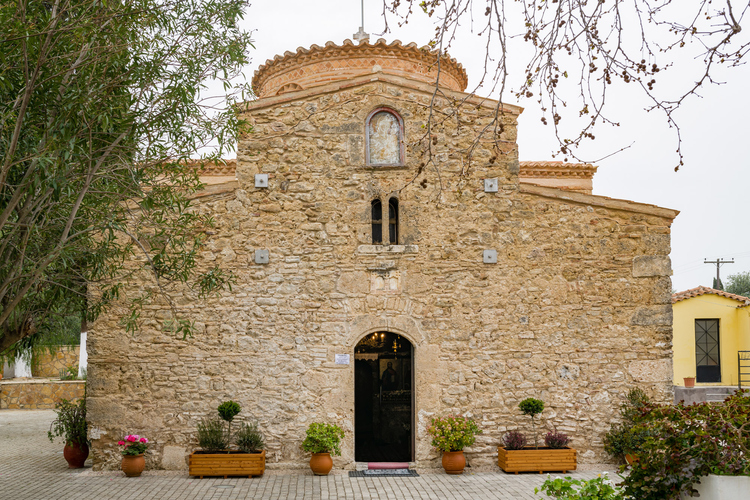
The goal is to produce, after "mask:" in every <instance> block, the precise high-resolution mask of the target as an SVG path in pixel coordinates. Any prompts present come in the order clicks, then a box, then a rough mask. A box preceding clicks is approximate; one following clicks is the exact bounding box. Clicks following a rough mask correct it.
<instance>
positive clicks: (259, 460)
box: [188, 450, 266, 479]
mask: <svg viewBox="0 0 750 500" xmlns="http://www.w3.org/2000/svg"><path fill="white" fill-rule="evenodd" d="M188 464H189V465H188V467H189V472H188V473H189V474H190V475H191V476H198V477H200V478H201V479H203V476H224V478H225V479H226V477H227V476H247V477H252V476H262V475H263V473H264V472H265V470H266V451H265V450H263V451H262V452H260V453H242V452H239V451H229V452H226V453H202V452H195V453H191V454H190V461H189V462H188Z"/></svg>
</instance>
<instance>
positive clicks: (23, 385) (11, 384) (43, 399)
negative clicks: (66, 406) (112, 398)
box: [0, 379, 86, 410]
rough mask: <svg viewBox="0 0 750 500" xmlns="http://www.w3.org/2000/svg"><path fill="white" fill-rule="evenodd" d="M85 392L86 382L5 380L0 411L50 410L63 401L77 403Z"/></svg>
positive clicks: (1, 390) (0, 383) (0, 385)
mask: <svg viewBox="0 0 750 500" xmlns="http://www.w3.org/2000/svg"><path fill="white" fill-rule="evenodd" d="M85 392H86V381H85V380H48V379H25V380H22V381H21V380H15V379H8V380H3V381H0V410H22V409H26V410H49V409H52V408H54V407H55V405H56V404H57V403H59V402H61V401H62V400H63V399H67V400H69V401H77V400H79V399H81V398H82V397H83V395H84V394H85Z"/></svg>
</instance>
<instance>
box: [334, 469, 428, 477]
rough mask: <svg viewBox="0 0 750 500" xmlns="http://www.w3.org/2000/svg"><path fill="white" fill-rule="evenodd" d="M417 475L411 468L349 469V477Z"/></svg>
mask: <svg viewBox="0 0 750 500" xmlns="http://www.w3.org/2000/svg"><path fill="white" fill-rule="evenodd" d="M391 476H398V477H419V474H417V471H414V470H411V469H368V470H350V471H349V477H391Z"/></svg>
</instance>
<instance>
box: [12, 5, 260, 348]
mask: <svg viewBox="0 0 750 500" xmlns="http://www.w3.org/2000/svg"><path fill="white" fill-rule="evenodd" d="M245 3H246V2H245V1H244V0H46V1H40V0H15V1H13V0H11V1H7V2H3V3H1V4H0V26H2V27H3V28H2V39H1V41H2V43H1V44H0V47H2V50H0V354H3V353H4V354H6V355H7V354H12V353H13V352H14V351H17V350H18V349H20V348H22V347H25V346H26V345H27V344H30V343H32V342H33V339H34V335H35V334H36V333H37V332H39V331H41V330H44V328H42V327H43V325H44V324H45V323H47V322H50V321H54V320H55V317H57V316H66V315H69V314H71V313H76V312H78V313H82V314H83V315H84V318H87V319H92V318H94V317H96V316H97V315H98V314H99V313H100V312H101V311H102V310H103V309H104V308H106V307H108V306H110V305H111V304H112V303H113V302H114V301H116V300H117V301H118V303H125V304H129V306H130V313H129V314H126V327H127V329H128V330H130V331H132V330H134V329H135V328H136V327H137V323H138V308H139V307H140V306H141V305H142V304H143V303H144V302H146V301H149V300H152V299H153V298H154V295H158V296H159V297H161V300H165V301H167V302H168V303H169V304H170V306H171V308H172V316H173V317H172V319H171V320H170V321H171V322H170V323H168V324H167V325H165V326H168V327H171V328H173V329H174V330H176V331H179V332H181V333H182V334H183V335H187V334H189V332H190V324H189V323H188V322H187V321H185V320H179V317H180V316H179V311H178V310H177V307H176V305H175V304H174V302H173V301H172V300H171V295H170V290H171V288H170V287H173V286H177V285H178V284H181V283H186V282H187V283H190V284H192V285H193V286H195V288H196V289H197V290H198V293H202V294H205V293H210V292H212V291H214V290H218V289H221V288H222V287H224V286H226V284H227V282H228V280H229V279H231V278H230V277H228V276H226V275H224V274H223V273H222V272H221V271H220V270H218V269H213V270H210V271H208V272H207V273H203V274H198V273H197V272H196V269H195V255H196V252H197V250H198V248H199V247H200V245H201V242H202V239H203V235H204V234H205V229H206V228H207V227H208V226H209V225H210V224H211V220H210V219H209V218H207V217H205V216H202V215H200V214H197V213H195V212H194V211H193V210H192V209H191V206H190V196H191V195H192V194H193V193H195V192H196V191H197V190H199V189H200V188H201V185H200V182H199V179H198V175H197V168H196V166H194V165H192V164H191V165H192V166H190V167H188V166H186V160H187V159H188V158H191V157H194V156H196V152H197V151H199V150H200V149H201V148H203V147H205V146H207V145H211V146H213V148H214V155H215V158H218V157H220V156H221V155H222V153H224V152H225V151H227V150H228V149H230V148H232V147H233V141H234V139H235V137H236V134H237V131H238V128H240V127H241V125H242V124H241V123H240V122H239V121H238V119H237V116H236V114H235V113H234V112H233V107H232V106H231V103H232V102H233V100H232V96H241V94H242V93H244V91H245V88H244V86H241V85H234V84H233V83H232V82H233V79H234V78H235V77H237V76H238V75H239V74H240V72H241V69H242V66H243V65H244V64H246V63H247V62H248V58H247V49H248V48H249V47H250V46H251V40H250V35H249V33H247V32H244V31H243V30H241V29H240V28H239V26H238V23H239V21H240V20H241V19H242V16H243V12H244V7H245ZM211 80H218V81H220V82H222V83H223V85H224V89H225V91H226V92H228V93H229V94H230V97H229V101H230V105H229V106H228V107H227V108H226V109H224V110H215V109H213V108H212V104H213V101H206V99H205V96H204V95H203V94H202V92H205V90H206V89H207V85H208V83H209V82H210V81H211ZM222 97H223V96H222ZM207 159H208V160H211V158H207ZM133 262H138V265H137V266H134V265H132V263H133ZM126 263H130V264H126ZM135 273H138V274H139V276H140V277H141V279H144V276H146V273H147V275H148V276H150V277H151V283H150V284H149V285H148V286H146V287H144V290H145V292H144V293H143V294H142V295H139V296H135V297H125V296H121V294H122V291H123V289H122V288H121V284H120V283H121V282H122V281H123V280H125V279H126V278H127V277H128V276H129V275H132V274H135Z"/></svg>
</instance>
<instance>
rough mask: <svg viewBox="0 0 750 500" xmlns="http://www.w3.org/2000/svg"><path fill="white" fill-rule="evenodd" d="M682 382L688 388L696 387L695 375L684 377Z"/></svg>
mask: <svg viewBox="0 0 750 500" xmlns="http://www.w3.org/2000/svg"><path fill="white" fill-rule="evenodd" d="M682 382H683V383H684V384H685V387H687V388H690V387H695V377H683V378H682Z"/></svg>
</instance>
